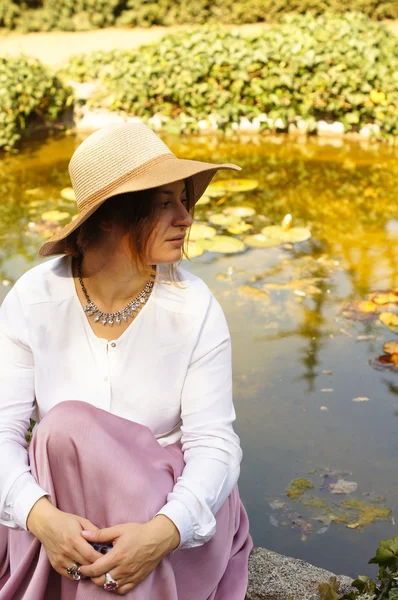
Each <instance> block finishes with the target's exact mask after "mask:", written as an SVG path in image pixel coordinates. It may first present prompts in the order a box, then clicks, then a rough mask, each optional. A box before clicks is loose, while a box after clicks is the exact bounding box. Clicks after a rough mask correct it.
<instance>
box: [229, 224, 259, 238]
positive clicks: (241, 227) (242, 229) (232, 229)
mask: <svg viewBox="0 0 398 600" xmlns="http://www.w3.org/2000/svg"><path fill="white" fill-rule="evenodd" d="M252 228H253V225H250V224H249V223H245V222H244V221H239V222H238V223H236V224H235V225H230V226H229V227H228V229H227V231H229V233H233V234H234V235H242V234H243V233H246V232H247V231H250V229H252Z"/></svg>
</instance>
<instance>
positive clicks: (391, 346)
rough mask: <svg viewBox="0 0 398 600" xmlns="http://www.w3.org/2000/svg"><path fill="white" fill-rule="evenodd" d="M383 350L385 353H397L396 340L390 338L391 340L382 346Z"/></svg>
mask: <svg viewBox="0 0 398 600" xmlns="http://www.w3.org/2000/svg"><path fill="white" fill-rule="evenodd" d="M383 350H384V352H385V353H386V354H397V353H398V342H395V341H394V340H392V341H391V342H386V343H385V344H384V346H383Z"/></svg>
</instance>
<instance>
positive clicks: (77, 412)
mask: <svg viewBox="0 0 398 600" xmlns="http://www.w3.org/2000/svg"><path fill="white" fill-rule="evenodd" d="M94 410H95V407H94V406H92V405H91V404H88V403H87V402H81V401H78V400H68V401H65V402H59V403H58V404H56V405H55V406H54V407H53V408H51V409H50V410H49V411H48V412H47V413H46V414H45V415H44V417H43V418H42V419H41V421H40V422H39V423H38V425H37V427H36V428H35V431H34V439H35V442H36V443H37V442H39V441H45V442H46V443H48V442H52V441H55V442H56V443H57V446H58V447H59V445H62V442H63V441H65V442H67V443H68V444H69V443H70V441H71V440H73V438H74V437H75V436H76V434H77V432H78V430H79V429H81V426H82V425H83V424H84V422H85V421H86V420H92V419H93V411H94Z"/></svg>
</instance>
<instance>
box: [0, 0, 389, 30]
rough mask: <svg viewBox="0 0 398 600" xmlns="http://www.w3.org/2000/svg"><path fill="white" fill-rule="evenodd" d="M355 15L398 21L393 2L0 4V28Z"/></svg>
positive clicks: (6, 0) (11, 0) (60, 0)
mask: <svg viewBox="0 0 398 600" xmlns="http://www.w3.org/2000/svg"><path fill="white" fill-rule="evenodd" d="M328 10H332V11H333V12H335V13H340V14H341V13H344V12H346V11H350V10H352V11H360V12H363V13H364V14H366V15H367V16H369V17H370V18H372V19H375V20H380V19H398V2H397V0H212V1H210V0H195V1H192V0H180V1H179V2H175V1H174V0H158V1H154V0H25V1H22V0H1V3H0V27H6V28H8V29H19V30H21V31H25V32H27V31H51V30H63V31H74V30H86V29H92V28H98V27H108V26H112V25H118V26H132V27H150V26H151V25H166V26H168V25H179V24H186V25H201V24H220V23H234V24H243V23H257V22H260V21H266V22H273V21H277V20H279V19H280V18H281V16H283V15H285V14H286V13H297V14H304V13H306V12H311V13H312V14H313V15H319V14H322V13H323V12H325V11H328Z"/></svg>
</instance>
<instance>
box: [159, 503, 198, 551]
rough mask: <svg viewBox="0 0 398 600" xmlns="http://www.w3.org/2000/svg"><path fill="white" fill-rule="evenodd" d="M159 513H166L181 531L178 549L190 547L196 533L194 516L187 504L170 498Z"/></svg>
mask: <svg viewBox="0 0 398 600" xmlns="http://www.w3.org/2000/svg"><path fill="white" fill-rule="evenodd" d="M156 514H157V515H165V516H166V517H168V518H169V519H170V520H171V521H173V523H174V525H175V526H176V527H177V529H178V531H179V533H180V543H179V545H178V547H177V548H176V550H179V549H180V548H182V547H185V548H189V547H190V543H189V542H191V541H192V538H193V535H194V526H193V520H192V516H191V514H190V512H189V510H188V509H187V508H186V506H185V505H184V504H183V503H182V502H180V501H179V500H174V499H173V500H170V502H168V503H167V504H165V505H164V506H163V508H161V509H160V511H159V512H158V513H156Z"/></svg>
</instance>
